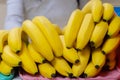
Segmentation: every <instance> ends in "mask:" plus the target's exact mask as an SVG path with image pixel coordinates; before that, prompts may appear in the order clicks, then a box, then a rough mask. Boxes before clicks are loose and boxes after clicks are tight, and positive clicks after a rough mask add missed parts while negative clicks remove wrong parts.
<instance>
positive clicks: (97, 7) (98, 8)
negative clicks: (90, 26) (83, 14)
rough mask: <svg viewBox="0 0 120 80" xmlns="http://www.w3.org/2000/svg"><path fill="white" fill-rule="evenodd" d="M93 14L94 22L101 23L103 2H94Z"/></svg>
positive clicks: (97, 0) (98, 0) (96, 0)
mask: <svg viewBox="0 0 120 80" xmlns="http://www.w3.org/2000/svg"><path fill="white" fill-rule="evenodd" d="M91 13H92V15H93V20H94V22H99V21H100V19H101V18H102V14H103V4H102V1H101V0H94V1H93V2H92V7H91Z"/></svg>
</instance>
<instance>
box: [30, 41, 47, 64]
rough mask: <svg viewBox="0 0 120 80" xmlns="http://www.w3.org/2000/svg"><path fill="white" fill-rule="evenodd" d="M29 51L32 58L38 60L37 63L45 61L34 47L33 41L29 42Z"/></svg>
mask: <svg viewBox="0 0 120 80" xmlns="http://www.w3.org/2000/svg"><path fill="white" fill-rule="evenodd" d="M28 51H29V54H30V55H31V57H32V59H33V60H34V61H35V62H36V63H43V62H45V58H44V57H43V56H42V55H41V54H40V53H39V52H38V51H36V50H35V49H34V47H33V46H32V43H29V44H28Z"/></svg>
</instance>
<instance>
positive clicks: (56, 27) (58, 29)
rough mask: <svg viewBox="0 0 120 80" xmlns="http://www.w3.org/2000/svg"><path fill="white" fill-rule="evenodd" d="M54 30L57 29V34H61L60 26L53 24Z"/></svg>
mask: <svg viewBox="0 0 120 80" xmlns="http://www.w3.org/2000/svg"><path fill="white" fill-rule="evenodd" d="M53 26H54V28H55V30H56V31H57V33H58V35H62V30H61V29H60V26H58V25H57V24H53Z"/></svg>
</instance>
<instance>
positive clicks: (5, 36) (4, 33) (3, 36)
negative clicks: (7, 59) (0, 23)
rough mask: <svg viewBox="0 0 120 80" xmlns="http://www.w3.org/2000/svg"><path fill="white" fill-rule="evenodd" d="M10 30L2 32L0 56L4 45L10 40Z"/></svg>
mask: <svg viewBox="0 0 120 80" xmlns="http://www.w3.org/2000/svg"><path fill="white" fill-rule="evenodd" d="M8 32H9V31H8V30H0V54H2V53H3V47H4V44H5V43H6V42H7V40H8Z"/></svg>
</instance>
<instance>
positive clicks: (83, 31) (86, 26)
mask: <svg viewBox="0 0 120 80" xmlns="http://www.w3.org/2000/svg"><path fill="white" fill-rule="evenodd" d="M93 30H94V21H93V16H92V14H90V13H89V14H86V15H85V17H84V19H83V22H82V24H81V28H80V30H79V33H78V36H77V41H76V49H77V50H82V49H83V48H84V47H85V46H86V45H87V43H88V42H89V39H90V36H91V34H92V32H93Z"/></svg>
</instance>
